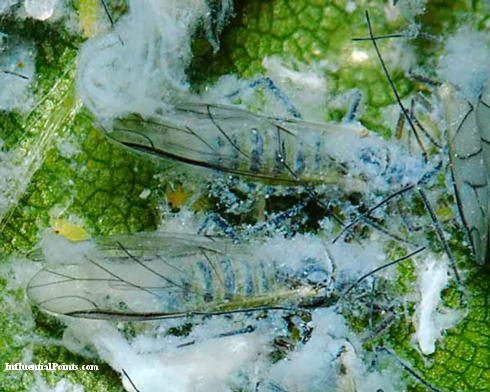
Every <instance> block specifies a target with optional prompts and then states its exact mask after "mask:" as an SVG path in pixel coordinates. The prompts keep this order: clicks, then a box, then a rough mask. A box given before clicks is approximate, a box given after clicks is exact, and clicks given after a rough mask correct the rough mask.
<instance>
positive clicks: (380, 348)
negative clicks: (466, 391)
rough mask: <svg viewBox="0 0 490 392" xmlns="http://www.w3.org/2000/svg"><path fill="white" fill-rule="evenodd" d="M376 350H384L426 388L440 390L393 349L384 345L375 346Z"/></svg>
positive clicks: (436, 391) (438, 391) (437, 391)
mask: <svg viewBox="0 0 490 392" xmlns="http://www.w3.org/2000/svg"><path fill="white" fill-rule="evenodd" d="M376 351H378V352H384V353H386V354H388V355H389V356H391V357H392V358H394V359H395V360H396V362H397V363H398V364H399V365H400V366H401V367H402V368H403V370H405V371H406V372H408V374H410V376H411V377H412V378H414V379H415V380H416V381H417V382H419V383H420V384H422V385H423V386H424V387H426V388H427V389H428V390H430V391H432V392H442V391H441V390H440V389H437V388H436V387H434V386H433V385H432V384H430V383H429V382H428V381H426V380H424V379H423V377H422V376H421V375H419V374H418V373H417V372H416V371H415V370H413V369H412V368H411V367H410V366H408V365H407V364H406V363H405V362H404V361H402V360H401V359H400V358H398V355H396V354H395V353H394V352H393V351H391V350H389V349H387V348H386V347H377V348H376Z"/></svg>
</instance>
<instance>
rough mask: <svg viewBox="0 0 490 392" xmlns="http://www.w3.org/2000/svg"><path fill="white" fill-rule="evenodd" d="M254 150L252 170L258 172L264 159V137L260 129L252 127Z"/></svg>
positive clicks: (251, 160) (251, 163)
mask: <svg viewBox="0 0 490 392" xmlns="http://www.w3.org/2000/svg"><path fill="white" fill-rule="evenodd" d="M251 136H252V137H251V138H252V141H251V144H252V151H251V154H250V171H252V172H254V173H258V172H259V171H260V170H261V169H262V165H263V160H264V139H263V138H262V135H261V134H260V132H259V130H258V129H256V128H255V129H252V135H251Z"/></svg>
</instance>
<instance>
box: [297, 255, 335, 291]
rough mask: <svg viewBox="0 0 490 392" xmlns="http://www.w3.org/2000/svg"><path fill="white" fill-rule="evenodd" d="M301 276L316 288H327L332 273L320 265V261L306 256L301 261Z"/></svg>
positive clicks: (330, 281) (329, 284)
mask: <svg viewBox="0 0 490 392" xmlns="http://www.w3.org/2000/svg"><path fill="white" fill-rule="evenodd" d="M303 265H304V268H303V271H302V275H303V278H304V279H305V280H306V281H307V282H308V283H309V284H311V285H312V286H314V287H317V288H328V287H330V286H331V283H332V275H331V274H330V273H329V272H328V271H326V270H325V268H323V267H322V265H321V261H320V260H318V259H316V258H313V257H308V258H306V259H305V260H304V261H303Z"/></svg>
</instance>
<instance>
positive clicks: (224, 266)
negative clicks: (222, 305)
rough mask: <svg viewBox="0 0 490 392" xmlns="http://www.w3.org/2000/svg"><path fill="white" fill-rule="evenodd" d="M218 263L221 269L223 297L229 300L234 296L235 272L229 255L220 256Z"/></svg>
mask: <svg viewBox="0 0 490 392" xmlns="http://www.w3.org/2000/svg"><path fill="white" fill-rule="evenodd" d="M220 265H221V270H222V271H223V284H224V290H225V295H224V299H225V300H227V301H229V300H231V299H232V298H233V297H234V296H235V293H236V282H235V279H236V277H235V272H234V271H233V267H232V265H231V260H230V258H229V257H225V258H222V259H221V261H220Z"/></svg>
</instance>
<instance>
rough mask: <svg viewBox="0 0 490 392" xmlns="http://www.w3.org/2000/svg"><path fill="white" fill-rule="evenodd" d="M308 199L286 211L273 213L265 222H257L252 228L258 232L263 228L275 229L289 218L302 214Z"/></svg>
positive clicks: (254, 231) (252, 230) (253, 231)
mask: <svg viewBox="0 0 490 392" xmlns="http://www.w3.org/2000/svg"><path fill="white" fill-rule="evenodd" d="M307 203H308V202H307V201H304V202H301V203H299V204H296V205H294V206H293V207H291V208H288V209H287V210H286V211H282V212H278V213H272V214H270V215H269V216H268V217H267V219H266V220H265V221H264V222H260V223H256V224H255V225H254V226H253V227H252V228H251V232H252V233H258V232H260V231H261V230H264V229H267V228H268V227H271V226H272V228H273V229H274V230H275V229H277V227H278V226H279V225H281V224H283V223H284V222H285V221H287V220H288V219H291V218H294V217H296V216H298V215H300V214H301V212H302V211H303V209H304V208H305V207H306V205H307Z"/></svg>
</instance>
